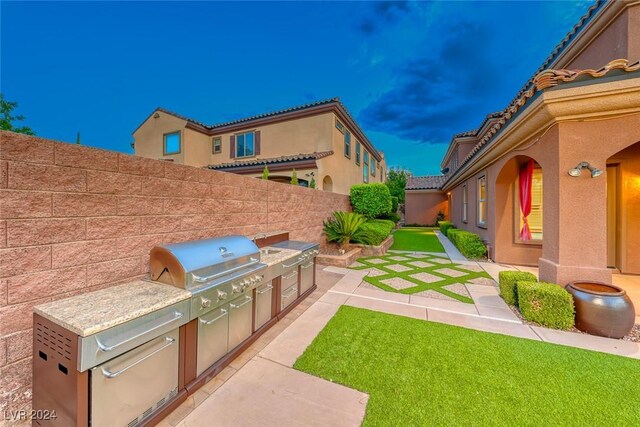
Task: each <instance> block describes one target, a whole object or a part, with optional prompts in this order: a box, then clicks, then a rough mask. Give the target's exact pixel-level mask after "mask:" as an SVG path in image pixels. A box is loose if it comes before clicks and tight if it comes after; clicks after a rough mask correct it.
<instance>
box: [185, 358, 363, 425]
mask: <svg viewBox="0 0 640 427" xmlns="http://www.w3.org/2000/svg"><path fill="white" fill-rule="evenodd" d="M368 400H369V397H368V395H366V394H365V393H362V392H359V391H356V390H353V389H350V388H347V387H344V386H341V385H339V384H335V383H332V382H329V381H325V380H323V379H320V378H317V377H314V376H311V375H308V374H305V373H303V372H300V371H296V370H294V369H290V368H286V367H284V366H282V365H279V364H277V363H275V362H272V361H269V360H266V359H262V358H260V357H256V358H254V359H253V360H251V361H250V362H249V363H247V365H246V366H244V367H243V369H242V370H241V371H239V372H238V373H237V374H236V375H234V376H233V377H232V378H231V379H230V380H229V381H227V382H226V383H225V384H224V385H223V386H222V387H220V388H219V389H218V390H216V392H215V393H214V394H213V395H211V396H210V397H209V398H208V399H207V401H206V402H205V404H201V405H199V406H198V407H197V408H195V409H194V410H193V412H191V413H190V414H189V415H188V416H187V417H186V418H184V419H183V420H182V422H181V423H180V424H178V425H179V427H210V426H212V425H215V426H220V427H225V426H234V427H241V426H264V427H269V426H274V427H275V426H277V427H280V426H345V427H347V426H359V425H360V424H361V423H362V420H363V418H364V414H365V408H366V405H367V402H368Z"/></svg>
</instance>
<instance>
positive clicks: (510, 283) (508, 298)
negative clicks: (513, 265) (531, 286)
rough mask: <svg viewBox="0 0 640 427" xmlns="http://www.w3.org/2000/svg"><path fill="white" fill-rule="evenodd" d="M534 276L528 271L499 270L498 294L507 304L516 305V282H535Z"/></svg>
mask: <svg viewBox="0 0 640 427" xmlns="http://www.w3.org/2000/svg"><path fill="white" fill-rule="evenodd" d="M536 280H538V278H537V277H536V276H534V275H533V274H531V273H529V272H528V271H501V272H500V273H498V281H499V282H500V296H501V297H502V299H503V300H504V302H506V303H507V304H511V305H518V291H517V286H516V285H517V282H518V281H525V282H535V281H536Z"/></svg>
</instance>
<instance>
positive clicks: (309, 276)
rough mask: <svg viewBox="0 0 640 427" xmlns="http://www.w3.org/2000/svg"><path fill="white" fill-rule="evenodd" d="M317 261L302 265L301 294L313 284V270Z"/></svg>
mask: <svg viewBox="0 0 640 427" xmlns="http://www.w3.org/2000/svg"><path fill="white" fill-rule="evenodd" d="M314 267H315V263H314V262H313V260H311V261H308V262H306V263H304V264H302V265H301V266H300V294H303V293H305V292H306V291H307V290H309V289H310V288H311V287H312V286H313V270H314Z"/></svg>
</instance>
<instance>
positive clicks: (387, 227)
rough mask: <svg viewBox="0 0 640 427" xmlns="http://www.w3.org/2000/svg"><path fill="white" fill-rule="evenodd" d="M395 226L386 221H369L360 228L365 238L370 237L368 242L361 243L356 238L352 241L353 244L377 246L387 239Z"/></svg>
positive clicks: (391, 222)
mask: <svg viewBox="0 0 640 427" xmlns="http://www.w3.org/2000/svg"><path fill="white" fill-rule="evenodd" d="M395 226H396V224H395V223H394V222H393V221H389V220H387V219H371V220H369V221H367V222H365V223H364V224H362V226H361V227H360V228H361V229H362V231H363V232H364V233H366V235H367V236H370V239H369V242H362V241H360V240H359V239H358V238H357V237H356V238H354V239H352V242H354V243H364V244H367V245H374V246H376V245H379V244H380V243H382V241H383V240H384V239H386V238H387V237H389V235H390V234H391V231H392V230H393V229H394V227H395Z"/></svg>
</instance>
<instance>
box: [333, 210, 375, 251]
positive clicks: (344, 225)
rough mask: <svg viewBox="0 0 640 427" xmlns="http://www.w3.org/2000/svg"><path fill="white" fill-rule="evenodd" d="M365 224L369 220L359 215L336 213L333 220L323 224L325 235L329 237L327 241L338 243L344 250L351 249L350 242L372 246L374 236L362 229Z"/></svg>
mask: <svg viewBox="0 0 640 427" xmlns="http://www.w3.org/2000/svg"><path fill="white" fill-rule="evenodd" d="M365 222H367V218H365V217H364V216H363V215H360V214H357V213H353V212H334V213H333V218H329V219H327V220H326V221H324V222H323V225H324V234H325V235H326V236H327V241H329V242H338V245H340V248H342V249H344V250H348V249H349V242H352V241H358V242H361V243H364V244H367V245H370V244H371V243H372V242H373V239H374V236H372V235H371V233H370V232H368V231H366V230H363V229H362V225H363V224H364V223H365Z"/></svg>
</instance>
